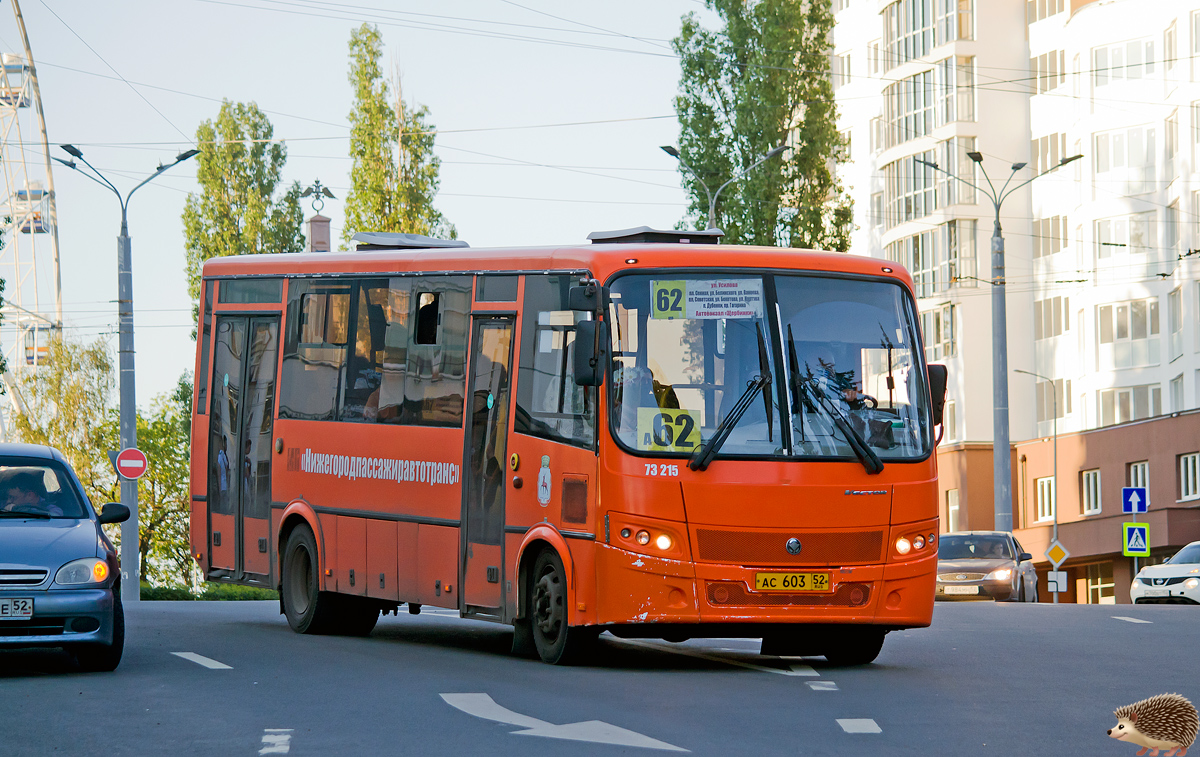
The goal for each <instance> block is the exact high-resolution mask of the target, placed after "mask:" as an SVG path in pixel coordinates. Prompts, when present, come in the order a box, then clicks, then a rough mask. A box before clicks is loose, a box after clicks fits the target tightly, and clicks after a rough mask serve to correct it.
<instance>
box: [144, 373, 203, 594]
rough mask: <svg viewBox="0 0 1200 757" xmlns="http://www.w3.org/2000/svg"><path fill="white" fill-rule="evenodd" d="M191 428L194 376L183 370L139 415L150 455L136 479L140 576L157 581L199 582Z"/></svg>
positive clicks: (164, 583) (145, 447)
mask: <svg viewBox="0 0 1200 757" xmlns="http://www.w3.org/2000/svg"><path fill="white" fill-rule="evenodd" d="M191 432H192V380H191V376H190V375H188V374H184V375H183V376H181V377H180V378H179V381H178V383H177V384H176V386H175V389H174V390H173V391H171V392H169V393H166V394H162V395H159V396H158V397H155V398H154V401H153V402H152V403H151V404H150V412H149V414H148V416H143V415H141V414H139V415H138V448H139V449H140V450H142V452H145V453H146V457H147V458H149V460H150V466H149V468H148V469H147V471H146V473H145V475H143V476H142V477H141V478H140V479H138V511H139V512H138V536H139V544H138V551H139V552H140V554H141V565H142V579H143V580H146V581H149V582H150V583H151V584H153V585H155V586H166V585H182V586H187V587H195V586H196V585H198V582H199V571H198V569H197V566H196V562H195V560H193V559H192V549H191V539H190V536H189V531H190V529H191V507H192V503H191V488H190V469H189V462H190V450H191Z"/></svg>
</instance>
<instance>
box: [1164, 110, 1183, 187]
mask: <svg viewBox="0 0 1200 757" xmlns="http://www.w3.org/2000/svg"><path fill="white" fill-rule="evenodd" d="M1163 131H1164V132H1165V139H1166V142H1167V154H1166V161H1167V183H1168V184H1169V183H1170V182H1172V181H1174V180H1175V179H1177V178H1179V166H1178V162H1177V161H1176V160H1175V158H1176V156H1178V155H1179V153H1180V152H1181V150H1180V149H1179V111H1178V110H1175V111H1174V112H1172V113H1171V115H1170V116H1167V120H1166V122H1165V126H1164V129H1163Z"/></svg>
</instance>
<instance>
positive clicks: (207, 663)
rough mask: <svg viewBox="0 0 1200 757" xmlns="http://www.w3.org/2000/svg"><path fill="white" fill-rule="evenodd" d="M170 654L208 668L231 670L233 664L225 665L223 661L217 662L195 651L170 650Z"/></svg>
mask: <svg viewBox="0 0 1200 757" xmlns="http://www.w3.org/2000/svg"><path fill="white" fill-rule="evenodd" d="M171 654H173V655H175V656H176V657H182V658H183V659H185V660H190V661H192V662H194V663H196V664H197V665H203V666H204V667H206V668H208V669H209V670H233V666H231V665H226V664H225V663H223V662H217V661H216V660H214V659H212V658H211V657H205V656H204V655H202V654H196V653H195V652H172V653H171Z"/></svg>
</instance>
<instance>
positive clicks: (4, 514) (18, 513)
mask: <svg viewBox="0 0 1200 757" xmlns="http://www.w3.org/2000/svg"><path fill="white" fill-rule="evenodd" d="M50 517H51V516H50V513H30V512H24V511H22V510H0V518H46V519H49V518H50Z"/></svg>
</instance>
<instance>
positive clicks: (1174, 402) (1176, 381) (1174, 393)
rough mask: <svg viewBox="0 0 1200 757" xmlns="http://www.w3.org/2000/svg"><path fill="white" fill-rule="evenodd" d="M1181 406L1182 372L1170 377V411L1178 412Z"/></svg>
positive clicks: (1181, 408)
mask: <svg viewBox="0 0 1200 757" xmlns="http://www.w3.org/2000/svg"><path fill="white" fill-rule="evenodd" d="M1183 409H1184V407H1183V374H1182V373H1181V374H1179V375H1178V376H1176V377H1175V378H1173V379H1171V411H1172V412H1175V413H1178V412H1180V411H1182V410H1183Z"/></svg>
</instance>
